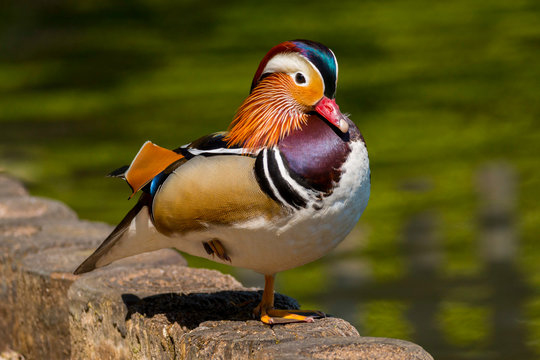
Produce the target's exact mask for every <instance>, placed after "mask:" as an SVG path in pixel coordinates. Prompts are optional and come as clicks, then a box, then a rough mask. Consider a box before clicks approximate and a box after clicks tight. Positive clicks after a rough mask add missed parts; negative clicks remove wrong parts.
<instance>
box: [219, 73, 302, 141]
mask: <svg viewBox="0 0 540 360" xmlns="http://www.w3.org/2000/svg"><path fill="white" fill-rule="evenodd" d="M295 87H296V85H295V84H294V81H293V80H292V79H291V77H290V76H289V75H287V74H283V73H276V74H272V75H269V76H268V77H266V78H264V79H263V80H261V82H260V83H259V84H258V85H257V87H256V88H255V89H253V92H252V93H251V94H250V95H249V96H248V97H247V99H246V100H244V102H243V103H242V105H240V108H239V109H238V112H237V113H236V116H235V118H234V120H233V121H232V123H231V125H230V127H229V134H228V135H227V137H226V140H227V142H228V145H229V146H234V145H240V146H242V147H244V148H246V149H247V150H248V151H249V150H257V149H260V148H261V147H263V146H273V145H276V144H277V143H278V142H279V140H281V139H283V137H285V136H287V135H288V134H289V133H290V132H291V131H292V130H294V129H298V128H300V127H301V126H302V125H304V124H305V123H306V121H307V117H308V115H307V114H306V111H309V110H310V107H308V106H305V105H301V104H300V103H299V102H298V101H297V100H296V99H295V98H294V97H293V93H294V92H293V91H292V89H294V88H295Z"/></svg>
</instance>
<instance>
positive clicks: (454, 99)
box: [0, 0, 540, 359]
mask: <svg viewBox="0 0 540 360" xmlns="http://www.w3.org/2000/svg"><path fill="white" fill-rule="evenodd" d="M0 20H1V21H0V127H1V131H0V168H1V169H3V170H5V171H7V172H9V173H11V174H14V175H16V176H18V177H19V178H22V179H23V180H24V181H25V183H26V184H27V185H28V187H29V188H30V191H31V192H32V193H33V194H34V195H40V196H47V197H52V198H56V199H59V200H62V201H64V202H66V203H67V204H69V205H70V206H71V207H73V208H74V209H75V210H76V211H77V212H78V213H79V215H80V217H81V218H86V219H92V220H99V221H105V222H109V223H116V222H118V221H119V220H120V219H121V217H122V216H123V214H124V213H125V212H127V210H128V209H129V208H130V206H132V205H133V202H128V201H126V198H127V196H128V195H129V189H128V187H127V185H125V184H124V183H123V182H122V181H118V180H111V179H106V178H105V177H104V174H106V173H108V172H109V171H110V170H112V169H115V168H116V167H118V166H120V165H124V164H127V163H129V162H130V161H131V158H132V157H133V155H134V154H135V153H136V152H137V150H138V149H139V147H140V145H141V144H142V143H143V142H144V141H145V140H152V141H154V142H155V143H157V144H160V145H161V146H165V147H169V148H174V147H176V146H179V145H182V144H185V143H187V142H189V141H190V140H193V139H195V138H197V137H199V136H201V135H204V134H206V133H209V132H213V131H216V130H223V129H226V127H227V125H228V123H229V122H230V120H231V118H232V116H233V115H234V113H235V110H236V108H237V107H238V105H239V104H240V103H241V101H242V100H243V98H244V97H245V96H246V95H247V93H248V91H249V86H250V83H251V77H252V76H253V73H254V72H255V69H256V67H257V65H258V63H259V61H260V60H261V58H262V57H263V56H264V54H265V53H266V51H268V50H269V49H270V48H271V47H272V46H274V45H276V44H277V43H279V42H281V41H284V40H289V39H295V38H307V39H312V40H317V41H320V42H322V43H324V44H326V45H328V46H329V47H331V48H332V49H333V50H334V52H335V54H336V55H337V58H338V61H339V69H340V74H339V75H340V77H339V85H338V94H337V100H338V103H339V105H340V107H341V109H342V110H343V111H345V112H348V113H350V114H351V118H352V119H353V120H354V121H355V122H356V123H357V124H358V126H359V128H360V129H361V131H362V132H363V134H364V136H365V138H366V141H367V144H368V148H369V152H370V159H371V167H372V195H371V200H370V204H369V206H368V208H367V210H366V212H365V214H364V216H363V217H362V219H361V220H360V223H359V225H358V226H357V228H356V229H355V230H354V231H353V233H352V234H351V235H350V236H349V237H348V238H347V239H346V240H345V241H344V243H343V244H342V245H341V246H340V247H338V249H336V251H335V252H333V253H332V254H331V255H329V256H327V257H325V258H323V259H321V260H319V261H317V262H315V263H312V264H309V265H306V266H303V267H301V268H299V269H295V270H291V271H287V272H284V273H282V274H280V275H278V278H277V289H278V291H280V292H282V293H286V294H288V295H290V296H293V297H295V298H297V299H298V300H299V301H300V303H301V304H302V305H303V307H305V308H318V309H321V310H323V311H326V312H328V313H331V314H334V315H337V316H341V317H344V318H346V319H347V320H349V321H351V322H352V323H353V324H355V325H356V326H357V328H358V329H359V331H360V333H361V334H362V335H365V336H386V337H398V338H402V339H408V340H411V341H414V342H417V343H419V344H420V345H422V346H423V347H424V348H425V349H426V350H428V351H429V352H430V353H431V354H433V355H434V357H435V358H437V359H534V358H539V357H540V260H539V257H540V248H539V247H538V246H537V238H538V234H539V233H540V222H539V219H540V218H539V216H540V206H539V205H538V202H539V199H540V196H539V195H540V177H539V171H538V168H539V154H540V131H539V129H540V122H539V119H540V95H539V94H540V2H538V1H537V0H513V1H508V0H492V1H480V0H473V1H471V0H467V1H465V0H457V1H451V2H433V1H423V0H409V1H397V0H394V1H392V0H390V1H340V2H334V3H333V4H330V3H329V2H322V1H311V2H309V3H304V2H302V3H294V2H289V1H281V2H273V3H272V4H263V3H256V2H247V1H231V2H221V1H206V2H196V1H191V2H190V1H172V0H171V1H169V0H152V1H150V0H146V1H144V0H139V1H129V2H124V1H102V0H94V1H89V0H80V1H76V2H68V1H61V0H53V1H35V2H2V4H1V5H0ZM189 261H190V264H191V265H192V266H205V267H215V268H218V269H220V270H222V271H225V272H229V273H232V274H235V275H236V276H238V277H239V278H240V279H241V280H243V281H244V283H246V284H249V285H254V286H262V284H263V279H262V276H258V275H256V274H254V273H251V272H249V271H244V270H237V269H233V268H230V267H226V266H216V265H215V264H213V263H211V262H205V261H201V260H198V259H195V258H191V257H190V258H189Z"/></svg>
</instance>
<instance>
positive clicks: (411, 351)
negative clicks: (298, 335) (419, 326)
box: [253, 336, 433, 360]
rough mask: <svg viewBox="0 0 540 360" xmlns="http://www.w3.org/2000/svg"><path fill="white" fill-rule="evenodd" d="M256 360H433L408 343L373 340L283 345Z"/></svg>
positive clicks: (331, 339)
mask: <svg viewBox="0 0 540 360" xmlns="http://www.w3.org/2000/svg"><path fill="white" fill-rule="evenodd" d="M253 358H254V359H258V360H270V359H275V360H285V359H298V360H307V359H328V360H330V359H340V360H341V359H342V360H348V359H351V360H352V359H355V360H433V357H432V356H431V355H430V354H428V353H427V352H426V351H425V350H424V349H422V348H421V347H420V346H418V345H416V344H413V343H411V342H408V341H403V340H397V339H388V338H376V337H359V336H357V337H354V336H353V337H327V338H319V339H317V338H311V339H306V340H303V341H298V342H286V343H282V344H276V345H274V346H271V347H268V348H265V349H262V350H261V351H260V352H258V353H256V354H255V355H254V357H253Z"/></svg>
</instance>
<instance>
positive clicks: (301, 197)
mask: <svg viewBox="0 0 540 360" xmlns="http://www.w3.org/2000/svg"><path fill="white" fill-rule="evenodd" d="M255 176H256V178H257V182H258V183H259V186H260V187H261V189H262V190H263V191H264V192H265V193H266V194H267V195H268V196H270V197H271V198H272V199H274V201H277V202H279V203H281V204H282V205H284V206H287V207H290V208H293V209H300V208H305V207H307V206H308V205H309V204H310V203H312V202H314V201H317V200H319V199H320V196H318V195H319V194H318V192H316V191H315V190H313V189H311V188H307V187H305V186H304V185H303V184H301V183H299V182H298V181H296V180H295V179H294V178H293V177H292V176H291V174H290V171H289V169H288V167H287V166H286V164H285V162H284V161H283V158H282V156H281V153H280V152H279V150H277V149H276V148H271V149H264V150H262V151H261V152H260V153H259V155H258V156H257V160H256V161H255Z"/></svg>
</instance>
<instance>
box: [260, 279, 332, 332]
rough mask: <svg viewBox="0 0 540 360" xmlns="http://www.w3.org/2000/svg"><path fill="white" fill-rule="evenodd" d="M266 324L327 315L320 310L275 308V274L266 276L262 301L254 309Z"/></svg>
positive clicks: (304, 319) (307, 319)
mask: <svg viewBox="0 0 540 360" xmlns="http://www.w3.org/2000/svg"><path fill="white" fill-rule="evenodd" d="M253 313H255V314H256V315H258V316H260V318H261V321H262V322H263V323H265V324H270V325H271V324H288V323H294V322H313V319H315V318H320V317H325V316H326V315H325V314H324V313H322V312H320V311H311V310H279V309H274V275H265V276H264V291H263V295H262V299H261V302H260V303H259V305H257V307H256V308H255V309H254V310H253Z"/></svg>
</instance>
